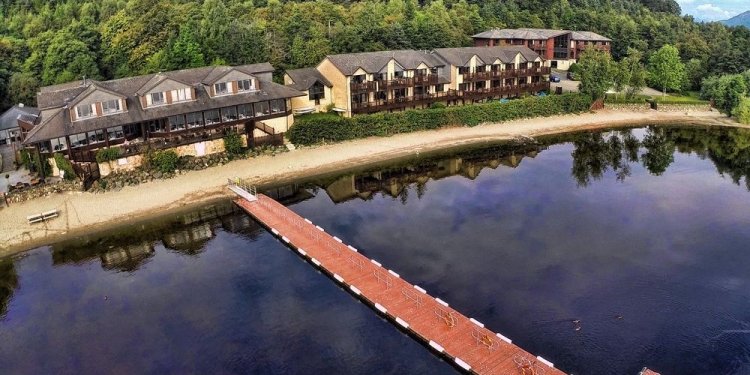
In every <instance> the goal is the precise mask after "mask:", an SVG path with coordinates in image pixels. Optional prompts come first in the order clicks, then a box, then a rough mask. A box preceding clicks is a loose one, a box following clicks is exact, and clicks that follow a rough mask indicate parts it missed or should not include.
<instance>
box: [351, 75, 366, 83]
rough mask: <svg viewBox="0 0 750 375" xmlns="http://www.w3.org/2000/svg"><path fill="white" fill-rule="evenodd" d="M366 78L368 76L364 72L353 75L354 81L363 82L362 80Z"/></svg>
mask: <svg viewBox="0 0 750 375" xmlns="http://www.w3.org/2000/svg"><path fill="white" fill-rule="evenodd" d="M366 78H367V76H365V75H364V74H360V75H356V76H352V82H354V83H362V82H364V81H366V80H367V79H366Z"/></svg>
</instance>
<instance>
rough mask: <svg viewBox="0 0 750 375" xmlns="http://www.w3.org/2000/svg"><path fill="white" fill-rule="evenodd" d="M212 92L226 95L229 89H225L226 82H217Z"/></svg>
mask: <svg viewBox="0 0 750 375" xmlns="http://www.w3.org/2000/svg"><path fill="white" fill-rule="evenodd" d="M214 93H215V95H226V94H228V93H229V90H227V83H226V82H219V83H215V84H214Z"/></svg>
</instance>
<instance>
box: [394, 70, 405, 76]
mask: <svg viewBox="0 0 750 375" xmlns="http://www.w3.org/2000/svg"><path fill="white" fill-rule="evenodd" d="M393 76H394V77H396V78H404V71H403V70H397V71H395V72H393Z"/></svg>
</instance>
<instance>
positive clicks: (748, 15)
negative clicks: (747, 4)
mask: <svg viewBox="0 0 750 375" xmlns="http://www.w3.org/2000/svg"><path fill="white" fill-rule="evenodd" d="M721 22H723V23H724V24H725V25H727V26H745V27H747V28H749V29H750V10H748V11H747V12H745V13H741V14H738V15H736V16H734V17H732V18H730V19H728V20H726V21H721Z"/></svg>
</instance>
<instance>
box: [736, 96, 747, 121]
mask: <svg viewBox="0 0 750 375" xmlns="http://www.w3.org/2000/svg"><path fill="white" fill-rule="evenodd" d="M732 114H734V117H736V118H737V121H739V122H740V123H742V124H750V98H748V97H744V98H742V99H740V103H739V104H738V105H737V107H735V108H734V111H732Z"/></svg>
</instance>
